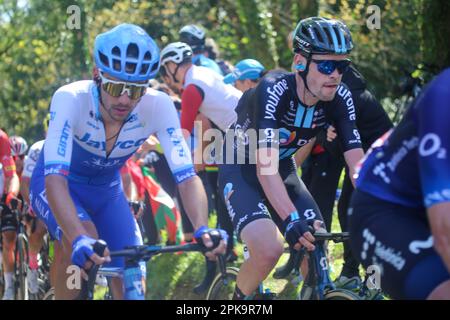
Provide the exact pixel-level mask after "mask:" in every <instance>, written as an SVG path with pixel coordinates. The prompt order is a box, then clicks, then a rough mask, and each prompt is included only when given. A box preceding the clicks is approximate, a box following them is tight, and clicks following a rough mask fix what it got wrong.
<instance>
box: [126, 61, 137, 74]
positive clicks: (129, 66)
mask: <svg viewBox="0 0 450 320" xmlns="http://www.w3.org/2000/svg"><path fill="white" fill-rule="evenodd" d="M125 72H126V73H132V74H133V73H135V72H136V63H133V62H127V63H126V64H125Z"/></svg>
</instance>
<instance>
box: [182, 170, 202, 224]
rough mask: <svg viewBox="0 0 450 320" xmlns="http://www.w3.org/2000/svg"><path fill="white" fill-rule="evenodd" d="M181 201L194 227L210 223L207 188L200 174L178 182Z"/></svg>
mask: <svg viewBox="0 0 450 320" xmlns="http://www.w3.org/2000/svg"><path fill="white" fill-rule="evenodd" d="M178 190H179V191H180V196H181V201H183V206H184V209H185V210H186V213H187V215H188V217H189V220H190V221H191V223H192V225H193V226H194V229H198V228H200V227H201V226H207V225H208V200H207V198H206V192H205V188H204V187H203V183H202V181H201V180H200V178H199V177H198V176H195V177H192V178H190V179H187V180H185V181H183V182H181V183H180V184H178Z"/></svg>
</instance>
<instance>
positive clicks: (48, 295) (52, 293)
mask: <svg viewBox="0 0 450 320" xmlns="http://www.w3.org/2000/svg"><path fill="white" fill-rule="evenodd" d="M42 300H55V289H54V288H50V290H48V291H47V292H46V293H45V294H44V297H43V298H42Z"/></svg>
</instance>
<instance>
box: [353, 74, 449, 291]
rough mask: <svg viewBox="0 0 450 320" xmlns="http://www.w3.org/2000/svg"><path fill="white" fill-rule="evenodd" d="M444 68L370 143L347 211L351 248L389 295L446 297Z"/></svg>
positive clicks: (446, 105) (446, 110)
mask: <svg viewBox="0 0 450 320" xmlns="http://www.w3.org/2000/svg"><path fill="white" fill-rule="evenodd" d="M449 119H450V69H447V70H445V71H443V72H442V73H441V74H440V75H439V76H437V77H436V78H435V79H434V80H433V81H432V82H431V83H430V84H429V85H428V87H427V89H426V90H424V92H423V93H422V94H421V95H420V96H419V97H418V98H417V100H416V101H415V103H414V104H413V105H412V106H411V108H410V109H409V110H408V112H407V113H406V114H405V116H404V118H403V119H402V121H401V122H400V123H399V125H398V127H397V128H395V129H394V130H393V131H390V132H389V133H387V134H385V135H384V136H383V137H382V138H380V139H379V140H378V141H376V142H375V143H374V144H373V145H372V148H371V151H369V153H368V155H367V156H366V158H365V160H364V162H363V164H362V167H361V168H360V170H359V174H358V178H357V183H356V192H355V193H354V195H353V198H352V203H351V207H350V209H349V212H348V214H349V223H350V233H351V234H352V237H351V239H350V240H351V242H352V248H353V252H354V253H355V255H356V257H357V258H358V259H359V260H360V261H361V263H362V264H363V265H364V267H366V268H367V267H368V266H369V265H378V266H379V268H380V270H381V283H380V284H381V288H382V289H383V291H384V292H386V293H387V294H389V295H390V296H391V297H392V298H395V299H425V298H428V299H450V274H449V270H450V214H449V213H450V160H449V154H448V151H449V149H450V126H449V125H448V121H449Z"/></svg>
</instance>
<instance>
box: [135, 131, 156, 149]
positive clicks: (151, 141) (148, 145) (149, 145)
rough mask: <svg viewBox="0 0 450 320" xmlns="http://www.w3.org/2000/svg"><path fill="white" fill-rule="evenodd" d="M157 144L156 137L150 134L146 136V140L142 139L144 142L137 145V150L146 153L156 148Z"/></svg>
mask: <svg viewBox="0 0 450 320" xmlns="http://www.w3.org/2000/svg"><path fill="white" fill-rule="evenodd" d="M158 144H159V140H158V138H156V137H155V136H154V135H151V136H150V137H148V139H147V140H145V141H144V143H143V144H142V145H141V146H140V147H139V150H138V152H139V153H141V152H144V153H148V152H149V151H151V150H156V147H157V145H158Z"/></svg>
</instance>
